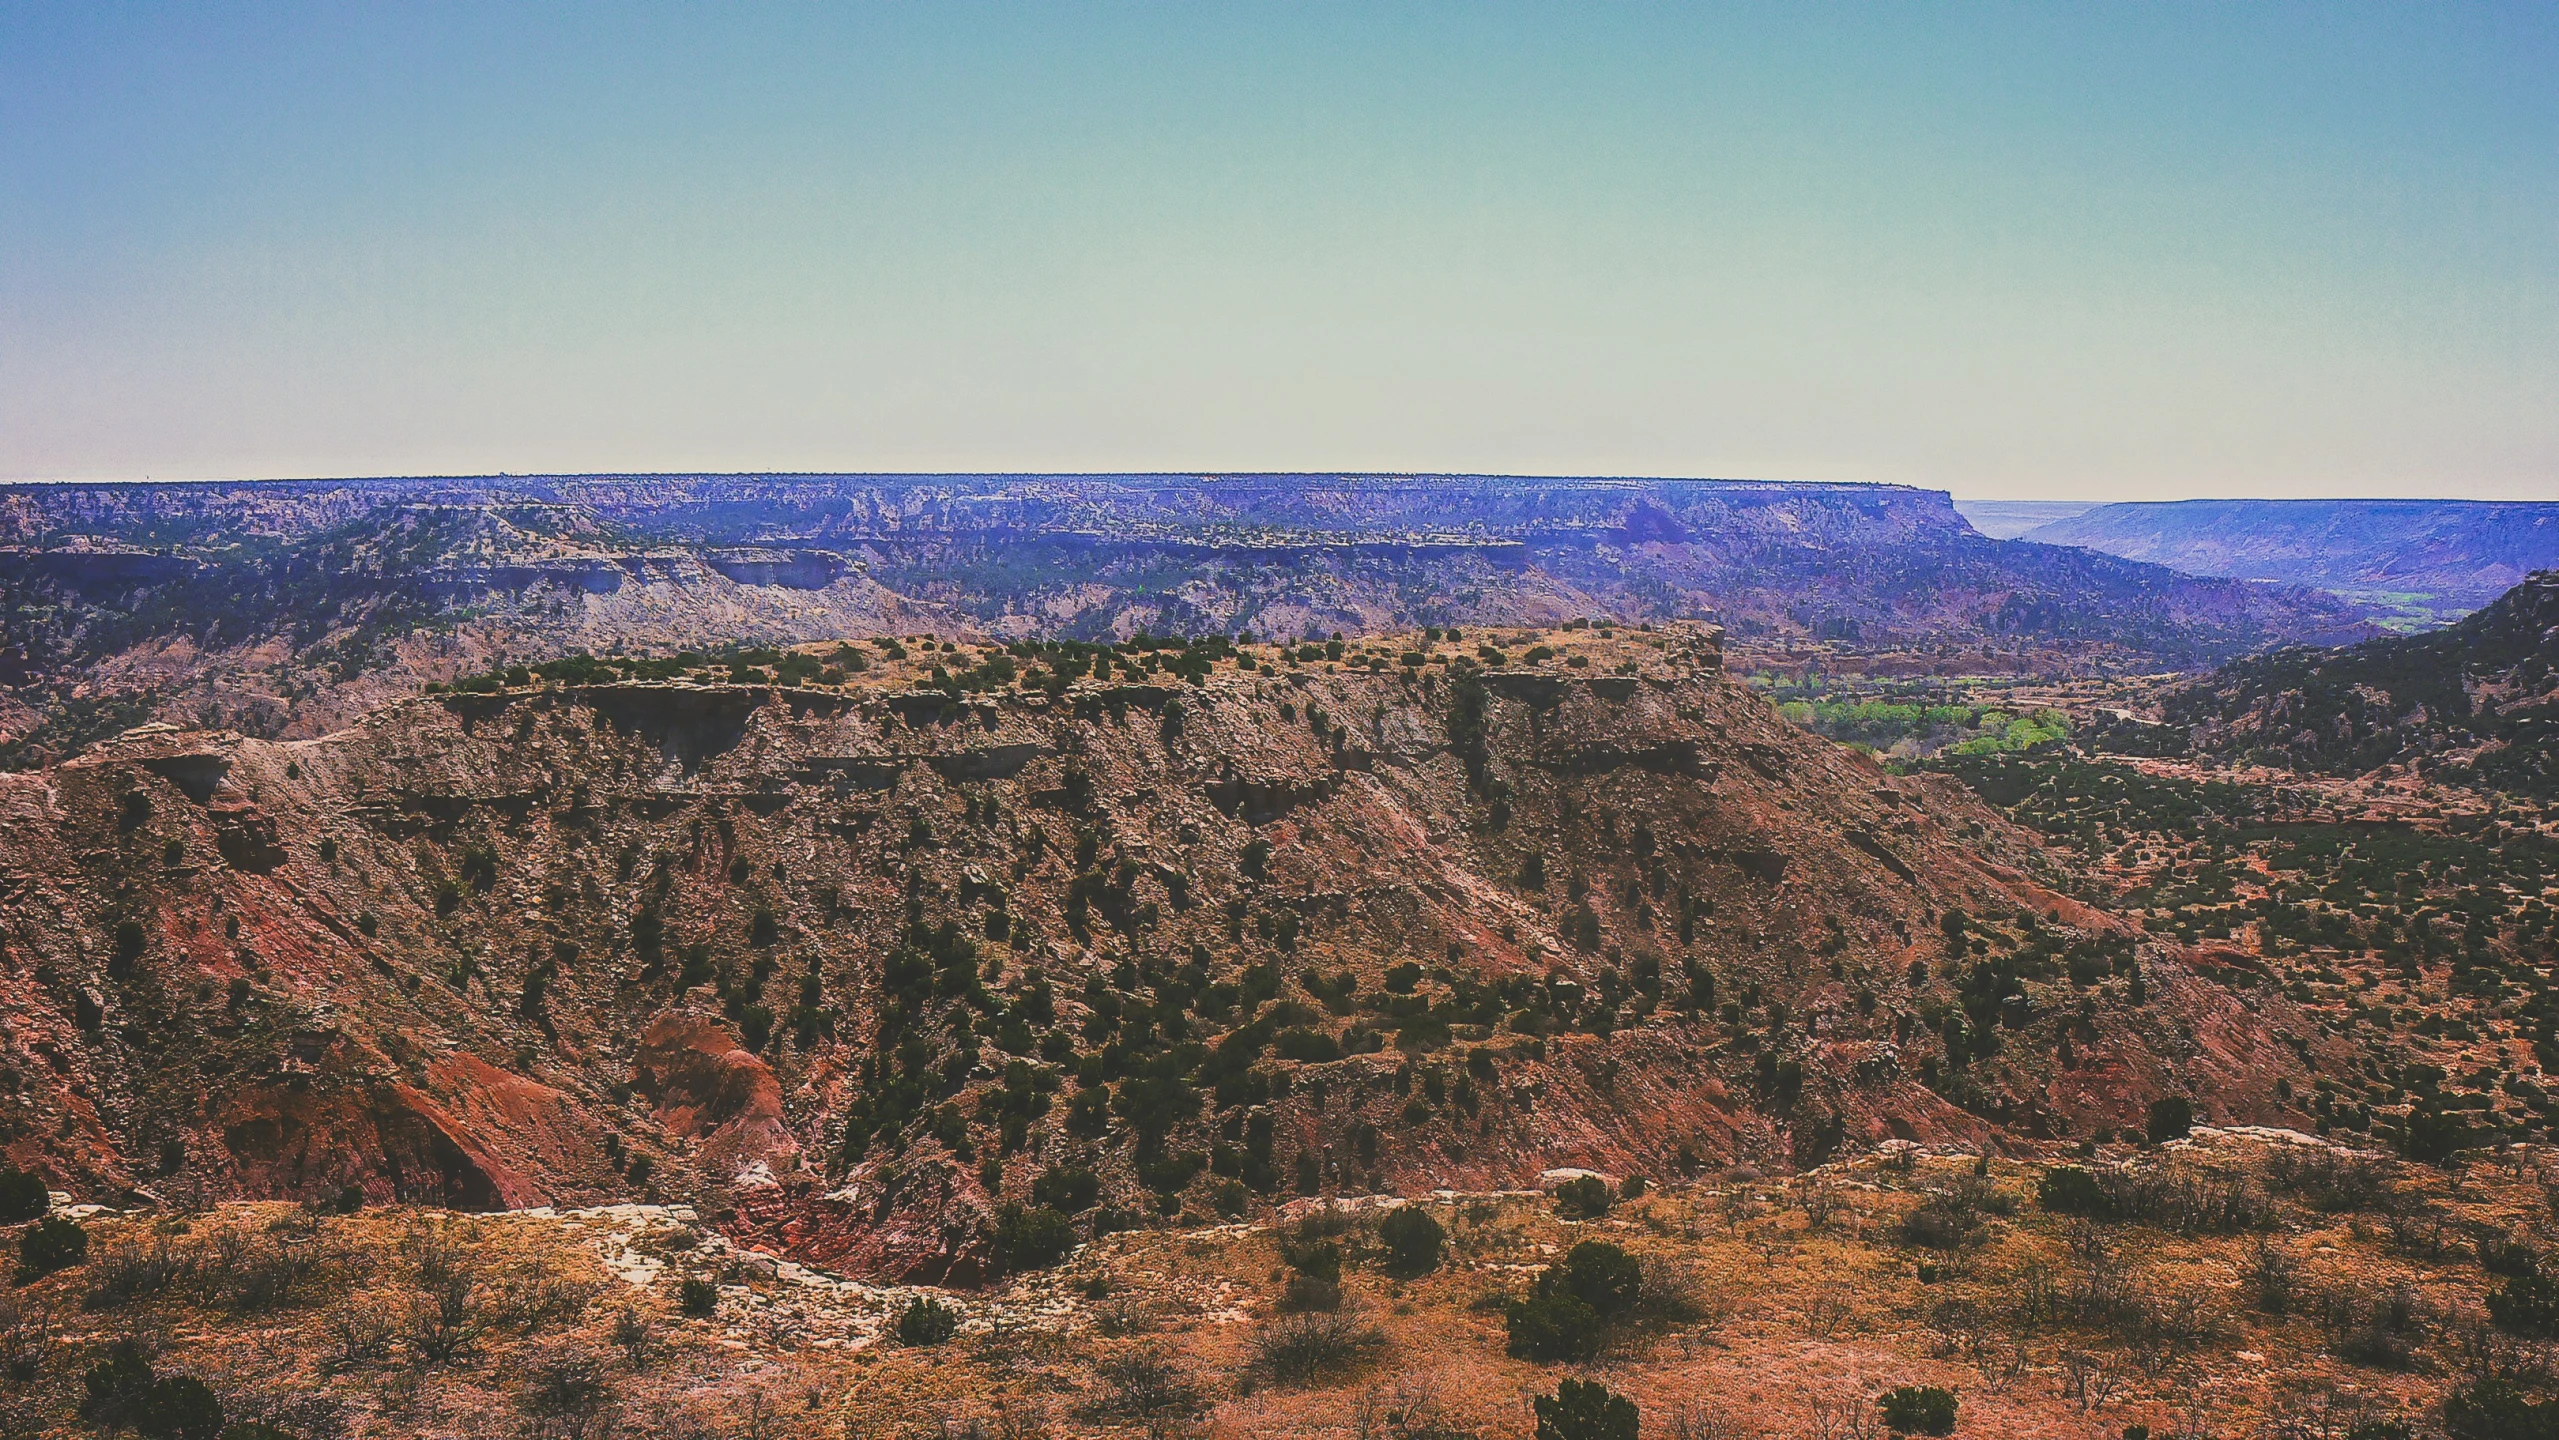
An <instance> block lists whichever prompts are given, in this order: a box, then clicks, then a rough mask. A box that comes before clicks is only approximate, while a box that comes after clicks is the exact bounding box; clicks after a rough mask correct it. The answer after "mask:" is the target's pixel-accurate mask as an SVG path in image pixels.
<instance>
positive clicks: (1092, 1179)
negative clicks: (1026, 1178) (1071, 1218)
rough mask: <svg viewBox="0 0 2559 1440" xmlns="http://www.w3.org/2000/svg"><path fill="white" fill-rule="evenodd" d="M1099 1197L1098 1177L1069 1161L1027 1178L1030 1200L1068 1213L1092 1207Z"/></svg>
mask: <svg viewBox="0 0 2559 1440" xmlns="http://www.w3.org/2000/svg"><path fill="white" fill-rule="evenodd" d="M1101 1198H1102V1177H1101V1176H1099V1175H1096V1174H1094V1173H1093V1172H1092V1171H1090V1170H1085V1169H1080V1168H1078V1167H1076V1166H1073V1165H1057V1166H1052V1167H1050V1168H1049V1169H1046V1170H1043V1171H1041V1172H1040V1174H1039V1177H1038V1178H1037V1179H1035V1180H1033V1181H1032V1182H1031V1203H1033V1204H1035V1205H1045V1206H1047V1207H1048V1208H1050V1209H1052V1210H1057V1211H1061V1212H1063V1213H1065V1214H1068V1215H1073V1214H1076V1213H1078V1212H1080V1211H1084V1210H1089V1209H1091V1208H1093V1202H1094V1201H1096V1200H1099V1199H1101Z"/></svg>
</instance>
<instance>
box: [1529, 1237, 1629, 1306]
mask: <svg viewBox="0 0 2559 1440" xmlns="http://www.w3.org/2000/svg"><path fill="white" fill-rule="evenodd" d="M1538 1283H1539V1284H1541V1285H1545V1284H1549V1283H1559V1284H1560V1285H1561V1286H1562V1287H1563V1288H1564V1289H1567V1290H1570V1291H1571V1292H1572V1293H1573V1296H1574V1297H1575V1298H1576V1299H1578V1300H1580V1301H1581V1302H1582V1303H1583V1304H1585V1305H1588V1306H1589V1307H1591V1309H1592V1311H1593V1312H1595V1313H1596V1314H1597V1315H1598V1316H1599V1318H1601V1319H1602V1320H1615V1319H1618V1318H1620V1317H1622V1316H1624V1315H1627V1314H1629V1313H1630V1312H1632V1311H1633V1310H1634V1308H1635V1305H1636V1302H1637V1301H1638V1300H1640V1299H1641V1298H1642V1297H1643V1293H1644V1291H1643V1287H1644V1275H1643V1267H1641V1266H1640V1265H1638V1264H1637V1263H1636V1262H1635V1259H1634V1257H1632V1256H1630V1255H1628V1254H1627V1253H1626V1252H1625V1251H1623V1250H1620V1249H1618V1248H1617V1247H1616V1246H1614V1245H1611V1244H1609V1243H1608V1242H1607V1241H1605V1240H1585V1241H1583V1242H1582V1243H1580V1244H1579V1245H1576V1246H1574V1247H1573V1248H1572V1249H1570V1250H1568V1251H1566V1252H1565V1253H1564V1264H1563V1266H1562V1267H1561V1269H1560V1271H1559V1270H1557V1269H1556V1268H1553V1267H1549V1268H1548V1269H1547V1271H1546V1272H1545V1274H1543V1275H1541V1276H1539V1277H1538Z"/></svg>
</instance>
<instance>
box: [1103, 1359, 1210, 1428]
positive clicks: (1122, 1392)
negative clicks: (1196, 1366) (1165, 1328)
mask: <svg viewBox="0 0 2559 1440" xmlns="http://www.w3.org/2000/svg"><path fill="white" fill-rule="evenodd" d="M1093 1375H1094V1378H1095V1379H1097V1380H1099V1381H1100V1382H1101V1393H1100V1394H1099V1395H1097V1396H1096V1397H1095V1398H1094V1403H1093V1409H1094V1410H1095V1412H1096V1413H1098V1414H1101V1415H1104V1416H1109V1417H1113V1418H1117V1419H1127V1420H1159V1419H1162V1418H1164V1417H1166V1416H1172V1415H1187V1414H1191V1413H1193V1412H1195V1411H1197V1410H1198V1409H1199V1406H1200V1392H1199V1387H1198V1386H1196V1385H1194V1384H1192V1383H1191V1379H1190V1377H1189V1376H1188V1375H1185V1374H1183V1373H1182V1371H1181V1369H1180V1368H1179V1367H1178V1366H1176V1365H1174V1364H1173V1362H1171V1361H1170V1360H1167V1359H1165V1358H1164V1357H1162V1356H1160V1355H1154V1354H1149V1353H1147V1352H1144V1351H1138V1352H1135V1353H1131V1354H1126V1355H1121V1356H1118V1357H1116V1358H1114V1359H1110V1360H1106V1361H1104V1362H1102V1363H1101V1364H1100V1365H1098V1366H1095V1367H1094V1370H1093Z"/></svg>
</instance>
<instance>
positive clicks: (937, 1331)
mask: <svg viewBox="0 0 2559 1440" xmlns="http://www.w3.org/2000/svg"><path fill="white" fill-rule="evenodd" d="M959 1330H960V1312H959V1311H957V1310H954V1309H952V1308H951V1307H950V1306H948V1305H945V1304H943V1303H942V1302H941V1301H939V1300H934V1299H931V1298H929V1297H927V1296H923V1295H918V1296H916V1297H915V1298H914V1299H913V1300H911V1301H909V1302H908V1303H907V1307H906V1309H905V1310H904V1311H903V1312H902V1313H900V1314H899V1316H898V1317H897V1343H899V1344H901V1345H939V1344H941V1343H942V1342H943V1341H945V1340H948V1339H950V1338H951V1337H952V1336H953V1335H956V1334H958V1333H959Z"/></svg>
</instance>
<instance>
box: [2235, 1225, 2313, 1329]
mask: <svg viewBox="0 0 2559 1440" xmlns="http://www.w3.org/2000/svg"><path fill="white" fill-rule="evenodd" d="M2241 1278H2242V1279H2243V1280H2244V1281H2245V1282H2246V1284H2247V1286H2248V1289H2249V1291H2250V1298H2251V1303H2253V1304H2254V1305H2255V1306H2256V1307H2257V1308H2258V1309H2259V1310H2261V1311H2264V1312H2265V1313H2266V1314H2268V1315H2288V1314H2290V1313H2292V1303H2293V1290H2294V1288H2295V1286H2296V1285H2297V1283H2298V1282H2299V1280H2300V1267H2299V1266H2298V1265H2297V1264H2295V1263H2294V1261H2293V1258H2292V1256H2290V1255H2288V1254H2286V1253H2285V1252H2283V1251H2282V1250H2279V1249H2277V1248H2275V1245H2274V1243H2273V1242H2272V1241H2268V1240H2259V1241H2258V1242H2257V1247H2256V1248H2255V1249H2254V1250H2252V1251H2250V1252H2249V1255H2248V1264H2247V1266H2246V1268H2245V1269H2243V1270H2242V1271H2241Z"/></svg>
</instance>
